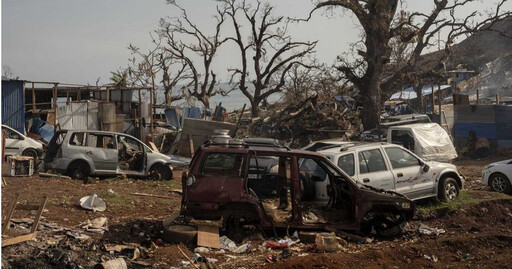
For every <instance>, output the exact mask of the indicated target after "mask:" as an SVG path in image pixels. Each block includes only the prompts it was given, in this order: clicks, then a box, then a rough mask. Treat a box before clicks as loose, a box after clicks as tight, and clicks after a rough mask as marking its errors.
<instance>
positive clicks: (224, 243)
mask: <svg viewBox="0 0 512 269" xmlns="http://www.w3.org/2000/svg"><path fill="white" fill-rule="evenodd" d="M220 248H221V249H225V250H229V251H233V250H234V249H236V248H237V246H236V244H235V242H233V240H231V239H229V238H228V237H227V236H225V235H224V236H222V237H220Z"/></svg>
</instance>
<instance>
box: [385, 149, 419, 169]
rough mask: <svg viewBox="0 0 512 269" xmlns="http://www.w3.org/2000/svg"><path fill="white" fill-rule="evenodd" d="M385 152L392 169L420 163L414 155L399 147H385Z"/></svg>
mask: <svg viewBox="0 0 512 269" xmlns="http://www.w3.org/2000/svg"><path fill="white" fill-rule="evenodd" d="M386 153H387V154H388V157H389V161H390V162H391V166H393V169H398V168H404V167H411V166H417V165H418V166H419V165H420V161H419V160H418V159H417V158H416V157H414V155H412V154H411V153H409V152H407V151H405V150H403V149H401V148H397V147H393V148H386Z"/></svg>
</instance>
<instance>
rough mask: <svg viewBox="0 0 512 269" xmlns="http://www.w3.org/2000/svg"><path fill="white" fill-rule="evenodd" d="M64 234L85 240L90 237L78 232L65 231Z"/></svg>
mask: <svg viewBox="0 0 512 269" xmlns="http://www.w3.org/2000/svg"><path fill="white" fill-rule="evenodd" d="M66 235H67V236H69V237H73V238H74V239H77V240H80V241H87V240H89V239H91V237H90V236H88V235H86V234H81V233H78V232H67V233H66Z"/></svg>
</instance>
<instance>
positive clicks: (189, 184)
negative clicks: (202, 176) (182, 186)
mask: <svg viewBox="0 0 512 269" xmlns="http://www.w3.org/2000/svg"><path fill="white" fill-rule="evenodd" d="M195 182H196V177H194V176H192V175H190V176H189V177H188V178H187V186H192V185H193V184H194V183H195Z"/></svg>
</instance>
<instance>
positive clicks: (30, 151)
mask: <svg viewBox="0 0 512 269" xmlns="http://www.w3.org/2000/svg"><path fill="white" fill-rule="evenodd" d="M21 155H23V156H27V157H32V158H34V162H37V151H35V150H34V149H26V150H24V151H23V153H22V154H21Z"/></svg>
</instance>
